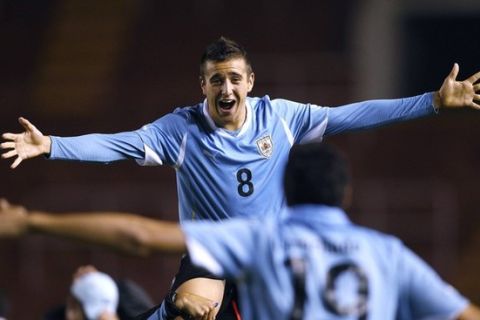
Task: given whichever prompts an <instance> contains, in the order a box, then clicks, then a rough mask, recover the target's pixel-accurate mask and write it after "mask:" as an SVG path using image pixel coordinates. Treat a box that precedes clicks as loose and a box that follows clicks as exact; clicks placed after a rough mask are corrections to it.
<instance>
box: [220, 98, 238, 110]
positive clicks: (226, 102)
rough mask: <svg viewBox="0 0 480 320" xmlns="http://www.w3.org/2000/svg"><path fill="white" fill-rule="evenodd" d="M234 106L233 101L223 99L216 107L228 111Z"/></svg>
mask: <svg viewBox="0 0 480 320" xmlns="http://www.w3.org/2000/svg"><path fill="white" fill-rule="evenodd" d="M234 105H235V100H233V99H223V100H219V101H218V106H219V107H220V109H222V110H230V109H232V108H233V106H234Z"/></svg>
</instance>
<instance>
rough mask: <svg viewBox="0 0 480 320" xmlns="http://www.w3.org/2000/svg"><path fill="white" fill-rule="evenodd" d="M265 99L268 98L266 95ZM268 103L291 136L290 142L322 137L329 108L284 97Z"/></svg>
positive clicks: (301, 141)
mask: <svg viewBox="0 0 480 320" xmlns="http://www.w3.org/2000/svg"><path fill="white" fill-rule="evenodd" d="M265 99H268V96H267V97H266V98H265ZM270 103H271V105H272V109H273V111H274V112H275V113H276V114H277V115H278V116H279V117H280V119H281V121H282V124H283V125H284V127H285V129H286V131H287V132H288V135H290V136H291V143H303V142H309V141H314V140H321V139H322V137H323V135H324V133H325V128H326V126H327V116H328V110H329V108H327V107H320V106H316V105H312V104H303V103H298V102H294V101H289V100H285V99H275V100H271V102H270Z"/></svg>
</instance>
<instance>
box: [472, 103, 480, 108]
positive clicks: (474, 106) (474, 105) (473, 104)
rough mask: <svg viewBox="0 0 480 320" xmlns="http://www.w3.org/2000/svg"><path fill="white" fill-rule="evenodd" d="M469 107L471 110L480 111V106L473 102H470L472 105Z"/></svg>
mask: <svg viewBox="0 0 480 320" xmlns="http://www.w3.org/2000/svg"><path fill="white" fill-rule="evenodd" d="M470 107H471V108H473V109H477V110H480V104H478V103H475V102H472V103H471V104H470Z"/></svg>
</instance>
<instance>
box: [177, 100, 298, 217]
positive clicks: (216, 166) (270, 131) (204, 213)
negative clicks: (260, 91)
mask: <svg viewBox="0 0 480 320" xmlns="http://www.w3.org/2000/svg"><path fill="white" fill-rule="evenodd" d="M251 111H252V114H251V119H250V121H249V123H248V128H247V129H246V130H243V131H242V132H240V133H238V132H237V133H231V132H228V131H225V130H223V129H217V130H208V128H207V129H206V128H205V126H195V125H192V126H191V127H190V129H189V132H188V140H187V145H186V148H185V160H184V162H183V164H182V166H181V167H180V168H179V169H178V172H177V175H178V178H177V180H178V188H179V193H180V198H181V199H180V201H182V199H183V201H184V203H180V205H181V206H182V207H183V208H182V210H181V211H182V215H183V217H182V218H184V219H189V218H190V219H191V218H210V219H223V218H227V217H235V216H248V217H250V216H264V215H267V214H270V213H271V212H276V213H277V214H278V210H279V209H280V208H281V207H282V206H283V202H284V196H283V191H282V178H283V169H284V166H285V163H286V160H287V157H288V153H289V150H290V147H291V145H290V143H289V141H288V139H287V137H286V133H285V128H284V126H283V125H282V123H281V121H280V119H279V118H278V116H277V115H276V114H275V113H274V112H271V110H266V111H265V110H264V109H263V108H255V107H253V108H252V110H251Z"/></svg>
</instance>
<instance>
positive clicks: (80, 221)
mask: <svg viewBox="0 0 480 320" xmlns="http://www.w3.org/2000/svg"><path fill="white" fill-rule="evenodd" d="M28 228H29V231H30V232H36V233H42V234H47V235H54V236H57V237H63V238H69V239H75V240H80V241H85V242H88V243H91V244H97V245H103V246H107V247H110V248H114V249H118V250H121V251H124V252H128V253H131V254H135V255H141V256H145V255H148V254H150V253H152V252H155V251H161V252H183V251H184V250H185V243H184V238H183V234H182V232H181V230H180V227H179V226H178V224H176V223H171V222H165V221H158V220H154V219H149V218H145V217H141V216H137V215H132V214H125V213H117V212H102V213H70V214H47V213H43V212H31V213H30V215H29V220H28Z"/></svg>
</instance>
